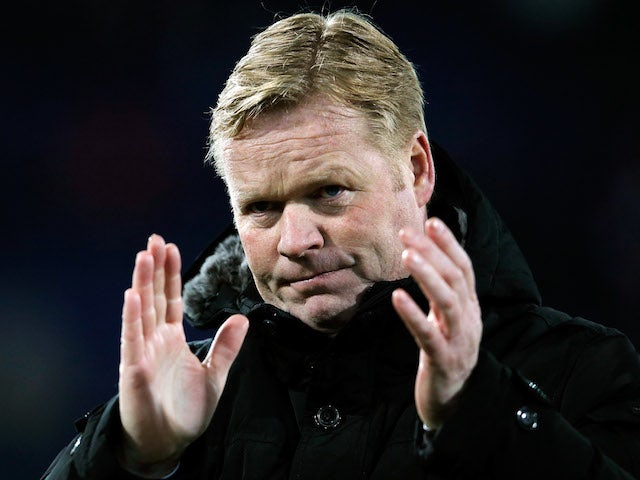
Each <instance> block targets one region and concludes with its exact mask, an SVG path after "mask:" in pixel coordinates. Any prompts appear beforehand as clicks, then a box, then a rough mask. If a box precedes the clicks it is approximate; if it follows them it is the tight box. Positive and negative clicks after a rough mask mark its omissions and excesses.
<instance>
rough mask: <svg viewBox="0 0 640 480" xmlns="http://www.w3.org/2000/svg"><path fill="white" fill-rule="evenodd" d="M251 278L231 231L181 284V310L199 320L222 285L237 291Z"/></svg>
mask: <svg viewBox="0 0 640 480" xmlns="http://www.w3.org/2000/svg"><path fill="white" fill-rule="evenodd" d="M250 281H251V272H250V271H249V266H248V265H247V260H246V258H245V255H244V250H243V249H242V244H241V243H240V238H239V237H238V235H232V236H230V237H228V238H226V239H225V240H224V241H223V242H221V243H220V244H219V245H218V246H217V247H216V249H215V250H214V252H213V254H212V255H211V256H209V257H208V258H207V259H206V260H205V262H204V263H203V264H202V267H201V268H200V272H198V274H197V275H196V276H194V277H193V278H192V279H191V280H189V281H188V282H187V283H186V284H185V285H184V289H183V291H182V297H183V300H184V313H186V314H187V315H188V316H189V317H190V318H192V319H193V320H198V319H199V318H200V316H201V315H202V313H204V311H205V310H206V308H207V305H208V303H209V301H210V299H212V298H215V297H216V296H217V295H218V292H219V291H220V287H221V286H222V285H224V284H226V285H227V286H228V287H230V288H231V289H232V290H234V291H236V292H238V293H240V292H242V291H243V290H244V289H245V288H246V287H247V285H248V284H249V282H250Z"/></svg>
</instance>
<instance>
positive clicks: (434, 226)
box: [431, 218, 444, 233]
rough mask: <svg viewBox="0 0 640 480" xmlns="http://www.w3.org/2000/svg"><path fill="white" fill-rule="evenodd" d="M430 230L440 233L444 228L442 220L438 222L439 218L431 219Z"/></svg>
mask: <svg viewBox="0 0 640 480" xmlns="http://www.w3.org/2000/svg"><path fill="white" fill-rule="evenodd" d="M431 228H432V229H433V231H434V232H436V233H441V232H442V230H443V228H444V225H443V223H442V220H440V219H439V218H433V219H431Z"/></svg>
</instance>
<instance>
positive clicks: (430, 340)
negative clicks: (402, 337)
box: [391, 288, 446, 357]
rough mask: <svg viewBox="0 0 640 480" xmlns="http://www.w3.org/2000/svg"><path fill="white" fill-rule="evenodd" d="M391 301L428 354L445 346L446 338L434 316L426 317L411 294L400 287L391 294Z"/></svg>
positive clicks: (436, 353)
mask: <svg viewBox="0 0 640 480" xmlns="http://www.w3.org/2000/svg"><path fill="white" fill-rule="evenodd" d="M391 303H392V304H393V307H394V308H395V309H396V312H398V315H399V316H400V318H401V319H402V321H403V322H404V324H405V325H406V327H407V329H408V330H409V332H410V333H411V335H412V336H413V338H414V340H415V341H416V343H417V344H418V347H420V349H422V350H424V351H425V352H426V353H428V354H429V355H430V356H431V355H433V356H436V357H437V356H439V355H438V354H439V353H440V352H442V351H443V349H444V348H446V338H445V336H444V334H443V332H442V330H441V328H440V326H439V325H438V324H437V322H436V321H435V320H433V318H434V317H427V315H425V314H424V312H423V311H422V309H421V308H420V307H419V306H418V305H417V304H416V302H415V301H414V300H413V298H411V296H410V295H409V294H408V293H407V292H405V291H404V290H402V289H401V288H399V289H397V290H394V291H393V293H392V294H391Z"/></svg>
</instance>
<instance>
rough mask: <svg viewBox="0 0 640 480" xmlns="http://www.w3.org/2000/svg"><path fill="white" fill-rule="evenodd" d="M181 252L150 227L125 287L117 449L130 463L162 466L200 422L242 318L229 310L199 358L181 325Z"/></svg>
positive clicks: (154, 469)
mask: <svg viewBox="0 0 640 480" xmlns="http://www.w3.org/2000/svg"><path fill="white" fill-rule="evenodd" d="M182 311H183V310H182V297H181V276H180V252H179V251H178V248H177V247H176V246H175V245H173V244H165V242H164V240H163V239H162V237H160V236H159V235H152V236H151V237H150V238H149V243H148V245H147V249H146V250H143V251H141V252H138V254H137V256H136V262H135V267H134V270H133V278H132V286H131V288H130V289H128V290H127V291H126V292H125V295H124V306H123V310H122V337H121V348H120V380H119V391H120V398H119V404H120V418H121V421H122V427H123V442H122V444H121V445H120V448H119V451H118V454H119V459H120V462H121V463H122V464H123V465H124V466H125V467H126V468H128V469H129V470H131V471H134V472H136V473H141V474H147V475H149V474H164V473H167V472H168V471H170V470H171V468H173V466H175V464H176V463H177V461H178V459H179V457H180V455H181V454H182V452H183V451H184V449H185V448H186V447H187V446H188V445H189V444H190V443H191V442H193V441H194V440H195V439H196V438H197V437H198V436H200V435H201V434H202V432H203V431H204V430H205V429H206V428H207V426H208V424H209V422H210V421H211V417H212V416H213V413H214V411H215V408H216V405H217V403H218V399H219V398H220V395H221V394H222V390H223V388H224V385H225V382H226V378H227V373H228V371H229V368H230V367H231V363H232V362H233V360H234V359H235V357H236V355H237V353H238V351H239V349H240V347H241V345H242V341H243V340H244V336H245V334H246V331H247V327H248V321H247V319H246V317H244V316H242V315H234V316H232V317H230V318H229V319H228V320H227V321H226V322H225V323H224V324H223V326H222V327H221V328H220V330H219V331H218V333H217V335H216V338H215V339H214V342H213V344H212V346H211V349H210V350H209V352H208V355H207V357H206V358H205V360H204V361H203V362H201V361H200V360H199V359H198V358H197V357H196V356H195V355H193V354H192V353H191V351H190V349H189V346H188V345H187V342H186V338H185V334H184V328H183V325H182V317H183V314H182Z"/></svg>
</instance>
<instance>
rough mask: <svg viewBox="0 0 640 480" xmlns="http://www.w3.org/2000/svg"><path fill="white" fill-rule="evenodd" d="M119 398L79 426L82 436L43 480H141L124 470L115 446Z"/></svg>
mask: <svg viewBox="0 0 640 480" xmlns="http://www.w3.org/2000/svg"><path fill="white" fill-rule="evenodd" d="M119 425H120V417H119V414H118V398H117V397H114V398H112V399H111V400H110V401H108V402H107V403H105V404H103V405H100V406H98V407H97V408H95V409H94V410H92V411H91V412H89V413H87V414H86V415H85V416H84V417H83V418H82V419H81V420H79V421H77V422H76V428H77V430H78V434H77V435H76V436H75V438H74V439H73V440H72V441H71V442H70V443H69V445H67V446H66V447H65V448H64V449H63V450H62V451H61V452H60V453H59V454H58V456H57V457H56V458H55V459H54V460H53V462H52V463H51V465H50V466H49V468H48V469H47V471H46V472H45V473H44V474H43V475H42V477H41V480H62V479H69V480H71V479H73V480H75V479H78V480H79V479H91V480H94V479H95V480H103V479H104V480H107V479H115V480H138V479H139V478H140V477H137V476H134V475H131V474H129V473H128V472H126V471H125V470H123V469H122V468H121V467H120V465H119V463H118V461H117V460H116V458H115V456H114V454H113V450H112V448H111V445H113V441H114V439H115V436H116V435H117V434H118V432H119Z"/></svg>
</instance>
